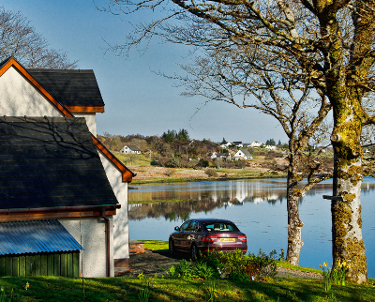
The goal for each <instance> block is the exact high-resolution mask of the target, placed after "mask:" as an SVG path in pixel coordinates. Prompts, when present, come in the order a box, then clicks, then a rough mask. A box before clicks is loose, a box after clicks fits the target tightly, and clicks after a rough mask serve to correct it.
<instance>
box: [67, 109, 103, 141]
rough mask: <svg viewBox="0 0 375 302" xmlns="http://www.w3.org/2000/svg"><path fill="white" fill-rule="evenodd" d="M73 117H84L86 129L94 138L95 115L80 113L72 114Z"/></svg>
mask: <svg viewBox="0 0 375 302" xmlns="http://www.w3.org/2000/svg"><path fill="white" fill-rule="evenodd" d="M72 113H73V115H74V116H75V117H84V118H85V119H86V124H87V127H88V128H89V130H90V132H91V133H92V134H93V135H94V136H96V134H97V133H96V114H95V113H80V112H72Z"/></svg>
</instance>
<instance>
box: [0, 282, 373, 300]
mask: <svg viewBox="0 0 375 302" xmlns="http://www.w3.org/2000/svg"><path fill="white" fill-rule="evenodd" d="M26 282H28V283H29V285H30V287H29V288H28V290H25V285H26ZM151 283H152V285H151ZM147 284H149V286H147ZM0 286H1V287H2V288H3V289H4V291H3V292H2V293H4V292H5V293H6V294H7V297H10V292H11V290H12V289H13V291H14V292H13V294H14V297H15V298H14V299H13V301H28V302H31V301H46V302H47V301H48V302H50V301H56V302H59V301H67V302H72V301H91V302H94V301H101V302H103V301H140V300H139V297H138V295H139V293H140V292H141V291H144V290H145V289H146V291H149V293H150V299H149V301H209V297H210V296H209V292H210V289H211V290H212V289H213V286H212V284H211V282H210V281H204V280H183V279H163V278H153V279H147V280H146V279H143V280H140V279H138V278H97V279H68V278H62V277H59V278H56V277H32V278H10V277H2V278H0ZM215 297H216V301H228V302H233V301H279V302H280V301H340V302H346V301H348V302H349V301H350V302H352V301H375V287H374V285H373V284H369V285H361V286H359V285H352V284H350V285H347V286H340V287H339V286H332V289H331V291H330V292H328V293H326V292H324V289H323V281H319V280H304V279H292V278H285V279H274V280H271V281H269V282H258V281H251V282H250V281H231V280H216V281H215ZM0 301H3V300H1V298H0ZM4 301H8V300H4ZM211 301H213V300H211Z"/></svg>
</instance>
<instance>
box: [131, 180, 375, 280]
mask: <svg viewBox="0 0 375 302" xmlns="http://www.w3.org/2000/svg"><path fill="white" fill-rule="evenodd" d="M323 195H332V181H325V182H323V183H320V184H318V185H316V186H315V187H314V188H313V189H312V190H310V191H309V192H308V193H307V194H306V196H304V197H303V198H302V199H301V200H300V203H299V210H300V219H301V220H302V221H303V223H304V227H303V228H302V239H303V241H304V245H303V247H302V250H301V254H300V262H299V264H300V265H301V266H307V267H312V268H319V264H323V263H324V262H327V263H329V264H330V263H332V231H331V230H332V221H331V202H330V200H326V199H323ZM129 200H130V201H132V202H133V203H131V204H129V233H130V238H131V239H137V240H147V239H149V240H168V236H169V234H170V233H171V232H173V229H174V227H175V226H179V225H181V224H182V222H183V221H185V220H186V219H189V218H225V219H229V220H232V221H234V222H235V223H236V225H237V226H238V227H239V229H240V230H241V231H242V232H244V233H245V234H246V235H247V237H248V250H249V251H251V252H254V253H258V251H259V250H260V249H261V250H262V251H263V252H266V253H269V252H270V251H272V250H274V249H275V250H276V252H277V253H278V254H280V253H281V250H282V249H283V250H284V252H285V254H286V250H287V223H288V222H287V209H286V179H258V180H231V181H207V182H189V183H178V184H160V185H139V186H133V187H132V188H131V189H130V190H129ZM181 200H183V201H181ZM176 201H179V202H176ZM138 202H139V203H138ZM141 202H142V203H141ZM361 205H362V220H363V224H362V231H363V239H364V243H365V247H366V256H367V261H368V276H369V277H370V278H375V219H374V218H375V179H373V178H371V177H365V178H364V181H363V185H362V192H361Z"/></svg>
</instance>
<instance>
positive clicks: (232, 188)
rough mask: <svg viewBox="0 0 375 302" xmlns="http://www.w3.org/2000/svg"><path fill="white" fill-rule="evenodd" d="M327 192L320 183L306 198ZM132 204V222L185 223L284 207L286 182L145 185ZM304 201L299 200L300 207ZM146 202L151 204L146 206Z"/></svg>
mask: <svg viewBox="0 0 375 302" xmlns="http://www.w3.org/2000/svg"><path fill="white" fill-rule="evenodd" d="M328 190H332V184H331V183H330V182H325V183H321V184H318V185H316V186H315V187H314V188H313V189H312V190H310V191H309V192H308V193H307V194H306V196H315V195H318V196H319V198H321V195H322V194H323V192H327V191H328ZM374 190H375V183H364V185H363V189H362V194H366V193H368V192H371V191H374ZM129 200H130V201H132V202H137V201H138V202H139V203H132V204H129V218H130V220H139V219H144V218H147V217H148V218H159V217H164V218H165V219H166V220H169V221H176V220H182V221H183V220H186V219H188V218H190V214H191V213H200V212H205V213H207V212H210V211H213V210H214V209H216V208H227V207H232V206H239V205H243V204H244V203H245V202H251V203H254V204H259V203H268V204H271V205H276V204H282V202H283V201H285V202H286V181H285V179H282V180H274V179H265V180H249V181H243V180H242V181H214V182H204V183H203V182H197V183H183V184H169V185H146V186H139V187H138V188H137V189H133V190H130V191H129ZM181 200H182V201H181ZM303 200H304V198H301V199H300V204H301V203H303ZM147 201H150V203H144V202H147ZM151 201H152V203H151ZM157 201H159V202H157ZM165 201H180V202H165ZM140 202H143V203H140Z"/></svg>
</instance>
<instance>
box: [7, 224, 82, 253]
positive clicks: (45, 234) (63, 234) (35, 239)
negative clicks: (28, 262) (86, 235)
mask: <svg viewBox="0 0 375 302" xmlns="http://www.w3.org/2000/svg"><path fill="white" fill-rule="evenodd" d="M79 250H83V248H82V246H81V245H80V244H79V243H78V242H77V241H76V240H75V239H74V238H73V236H72V235H70V233H69V232H68V231H67V230H66V229H65V228H64V226H63V225H62V224H61V223H60V222H59V221H58V220H33V221H10V222H2V223H0V255H2V256H5V255H20V254H37V253H55V252H73V251H79Z"/></svg>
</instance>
